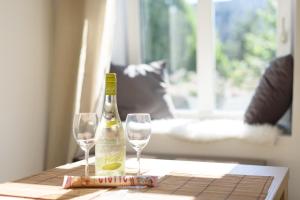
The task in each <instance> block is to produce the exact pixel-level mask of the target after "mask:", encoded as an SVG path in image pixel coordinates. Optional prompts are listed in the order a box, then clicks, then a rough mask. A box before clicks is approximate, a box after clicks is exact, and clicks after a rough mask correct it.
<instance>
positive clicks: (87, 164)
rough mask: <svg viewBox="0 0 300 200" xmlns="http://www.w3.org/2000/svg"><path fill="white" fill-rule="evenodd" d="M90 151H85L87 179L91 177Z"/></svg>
mask: <svg viewBox="0 0 300 200" xmlns="http://www.w3.org/2000/svg"><path fill="white" fill-rule="evenodd" d="M89 151H90V150H89V149H87V150H85V177H86V178H88V177H89Z"/></svg>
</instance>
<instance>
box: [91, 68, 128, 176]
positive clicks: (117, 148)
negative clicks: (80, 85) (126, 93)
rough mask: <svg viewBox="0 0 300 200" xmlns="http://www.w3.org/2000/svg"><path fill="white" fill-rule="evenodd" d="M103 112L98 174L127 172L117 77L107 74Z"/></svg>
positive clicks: (121, 173)
mask: <svg viewBox="0 0 300 200" xmlns="http://www.w3.org/2000/svg"><path fill="white" fill-rule="evenodd" d="M105 79H106V80H105V100H104V106H103V114H102V117H101V121H100V124H99V127H98V130H97V131H100V132H99V139H98V140H97V142H96V147H95V153H96V155H95V156H96V158H95V159H96V160H95V167H96V169H95V171H96V175H98V176H104V175H105V176H120V175H124V174H125V159H126V145H125V135H124V130H123V127H122V122H121V120H120V116H119V113H118V107H117V96H116V95H117V77H116V74H115V73H108V74H106V78H105Z"/></svg>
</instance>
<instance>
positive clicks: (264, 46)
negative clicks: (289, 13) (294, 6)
mask: <svg viewBox="0 0 300 200" xmlns="http://www.w3.org/2000/svg"><path fill="white" fill-rule="evenodd" d="M214 6H215V30H216V34H215V35H216V38H215V45H216V47H215V49H216V77H215V83H216V85H215V96H216V108H217V109H220V110H227V111H232V110H237V111H244V110H245V109H246V108H247V105H248V104H249V102H250V100H251V97H252V95H253V92H254V90H255V88H256V86H257V84H258V82H259V79H260V77H261V75H262V73H263V72H264V70H265V68H266V67H267V64H268V62H269V61H270V60H272V59H274V58H275V54H276V46H277V45H276V21H277V16H276V13H277V12H276V10H277V6H276V1H274V0H252V1H249V0H232V1H225V2H224V1H223V2H222V1H221V2H218V1H217V2H215V3H214Z"/></svg>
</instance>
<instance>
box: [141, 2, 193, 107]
mask: <svg viewBox="0 0 300 200" xmlns="http://www.w3.org/2000/svg"><path fill="white" fill-rule="evenodd" d="M196 3H197V0H141V37H142V60H143V62H146V63H148V62H151V61H155V60H160V59H164V60H166V61H167V69H168V74H169V80H170V83H171V85H170V87H169V92H170V94H171V96H172V99H173V101H174V104H175V107H176V108H178V109H189V108H193V109H194V108H195V107H196V100H197V78H196Z"/></svg>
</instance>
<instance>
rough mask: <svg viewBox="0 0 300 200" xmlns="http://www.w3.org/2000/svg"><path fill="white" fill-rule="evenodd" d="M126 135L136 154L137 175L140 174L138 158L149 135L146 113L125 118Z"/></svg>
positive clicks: (148, 117)
mask: <svg viewBox="0 0 300 200" xmlns="http://www.w3.org/2000/svg"><path fill="white" fill-rule="evenodd" d="M126 135H127V139H128V142H129V144H130V145H131V146H132V147H133V149H134V150H135V151H136V153H137V161H138V165H139V166H138V173H137V175H138V176H139V175H140V174H141V167H140V156H141V152H142V150H143V148H144V147H145V146H146V145H147V144H148V142H149V139H150V135H151V118H150V115H149V114H148V113H131V114H128V115H127V117H126Z"/></svg>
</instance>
